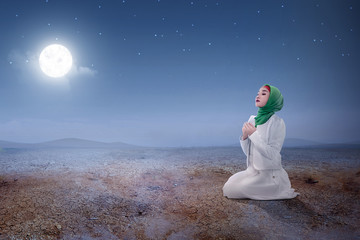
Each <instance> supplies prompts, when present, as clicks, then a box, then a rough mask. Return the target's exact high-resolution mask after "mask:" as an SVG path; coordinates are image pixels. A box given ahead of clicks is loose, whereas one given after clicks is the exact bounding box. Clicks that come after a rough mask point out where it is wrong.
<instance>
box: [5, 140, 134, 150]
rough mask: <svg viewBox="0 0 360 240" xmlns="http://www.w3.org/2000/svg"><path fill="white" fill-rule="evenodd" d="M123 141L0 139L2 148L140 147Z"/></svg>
mask: <svg viewBox="0 0 360 240" xmlns="http://www.w3.org/2000/svg"><path fill="white" fill-rule="evenodd" d="M138 147H140V146H136V145H130V144H126V143H123V142H113V143H105V142H97V141H91V140H85V139H79V138H64V139H58V140H54V141H48V142H41V143H16V142H7V141H0V148H138Z"/></svg>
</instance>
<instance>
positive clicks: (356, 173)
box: [0, 148, 360, 239]
mask: <svg viewBox="0 0 360 240" xmlns="http://www.w3.org/2000/svg"><path fill="white" fill-rule="evenodd" d="M282 155H283V166H284V168H285V170H286V171H287V172H288V174H289V177H290V180H291V183H292V187H293V188H295V189H296V191H298V192H300V194H301V195H300V196H298V197H297V198H295V199H291V200H278V201H255V200H230V199H227V198H225V197H223V196H222V186H223V184H224V183H225V182H226V180H227V179H228V178H229V177H230V176H231V175H232V174H234V173H236V172H238V171H241V170H244V169H245V156H244V155H243V154H242V153H241V150H239V148H184V149H141V150H128V151H127V150H121V151H120V150H108V149H107V150H96V151H95V150H91V149H88V150H86V149H85V150H81V151H80V150H74V149H71V150H67V149H63V150H42V151H35V150H24V151H20V152H19V151H15V150H8V151H3V152H1V153H0V167H1V172H0V239H360V221H359V216H360V198H359V197H360V150H356V149H352V150H346V149H345V150H342V149H340V150H306V149H303V150H299V149H286V150H284V152H283V154H282ZM316 156H317V157H316ZM314 159H315V160H314ZM309 178H311V179H313V180H315V182H316V183H311V181H310V183H309V181H307V180H308V179H309Z"/></svg>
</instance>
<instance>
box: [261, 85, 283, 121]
mask: <svg viewBox="0 0 360 240" xmlns="http://www.w3.org/2000/svg"><path fill="white" fill-rule="evenodd" d="M264 86H269V87H270V96H269V99H268V101H267V103H266V104H265V106H263V107H261V108H259V110H258V113H257V116H256V117H255V127H257V125H261V124H264V123H266V122H267V120H269V118H270V117H271V116H272V115H273V114H274V113H275V112H277V111H280V110H281V109H282V107H283V105H284V98H283V96H282V95H281V93H280V91H279V89H277V88H276V87H274V86H271V85H269V84H265V85H264Z"/></svg>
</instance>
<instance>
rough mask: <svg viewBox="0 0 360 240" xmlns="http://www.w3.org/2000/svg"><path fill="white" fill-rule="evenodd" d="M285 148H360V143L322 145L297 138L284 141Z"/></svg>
mask: <svg viewBox="0 0 360 240" xmlns="http://www.w3.org/2000/svg"><path fill="white" fill-rule="evenodd" d="M283 147H285V148H360V141H354V142H344V143H321V142H315V141H308V140H304V139H297V138H287V139H285V141H284V145H283Z"/></svg>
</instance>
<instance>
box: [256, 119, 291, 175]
mask: <svg viewBox="0 0 360 240" xmlns="http://www.w3.org/2000/svg"><path fill="white" fill-rule="evenodd" d="M269 128H270V129H269V136H268V142H266V141H265V140H264V138H262V137H261V135H260V134H259V132H258V131H255V132H254V133H253V134H251V135H250V136H249V138H250V140H251V142H252V143H253V144H254V148H255V149H256V150H257V151H258V152H259V153H260V154H261V157H259V158H256V161H257V163H255V165H257V166H258V168H259V170H265V169H279V168H280V167H281V155H280V151H281V148H282V145H283V143H284V140H285V134H286V127H285V123H284V120H282V119H281V118H277V119H274V121H273V122H272V123H270V125H269Z"/></svg>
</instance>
